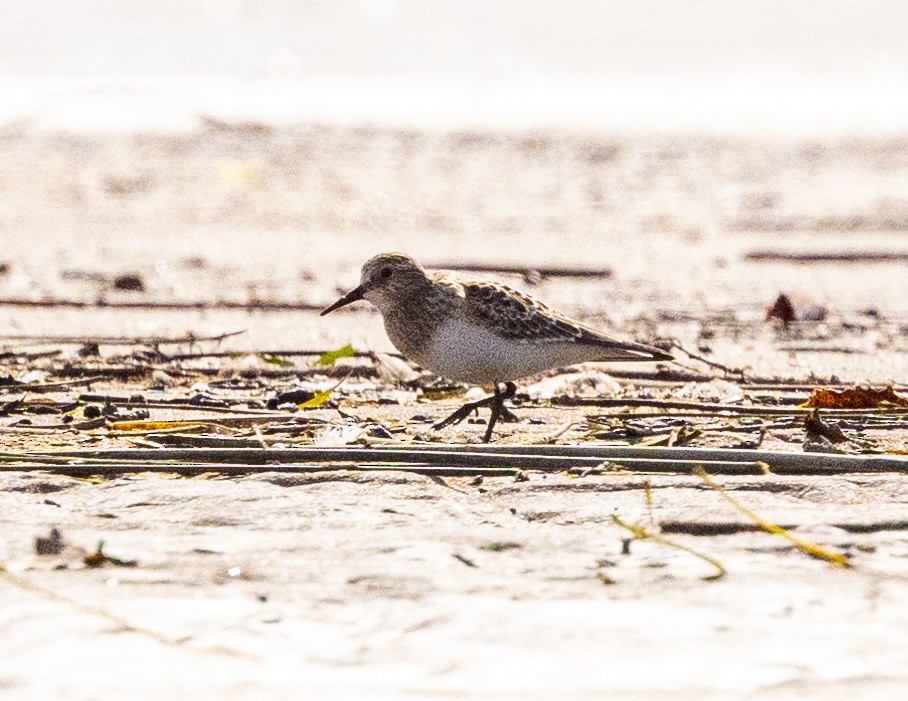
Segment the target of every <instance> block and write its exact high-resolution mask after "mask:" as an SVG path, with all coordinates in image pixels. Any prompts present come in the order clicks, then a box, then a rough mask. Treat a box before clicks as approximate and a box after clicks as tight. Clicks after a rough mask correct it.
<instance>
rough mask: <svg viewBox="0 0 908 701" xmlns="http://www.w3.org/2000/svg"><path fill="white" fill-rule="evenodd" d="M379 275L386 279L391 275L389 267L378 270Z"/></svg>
mask: <svg viewBox="0 0 908 701" xmlns="http://www.w3.org/2000/svg"><path fill="white" fill-rule="evenodd" d="M379 275H381V276H382V277H383V278H385V280H387V279H388V278H389V277H391V268H382V269H381V271H380V272H379Z"/></svg>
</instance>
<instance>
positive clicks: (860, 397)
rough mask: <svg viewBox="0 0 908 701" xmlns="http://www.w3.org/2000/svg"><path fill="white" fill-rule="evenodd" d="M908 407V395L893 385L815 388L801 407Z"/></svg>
mask: <svg viewBox="0 0 908 701" xmlns="http://www.w3.org/2000/svg"><path fill="white" fill-rule="evenodd" d="M887 405H888V406H897V407H908V397H902V396H900V395H898V394H896V393H895V390H894V389H893V387H892V385H889V386H888V387H885V388H884V389H872V388H870V387H853V388H850V389H844V390H841V391H836V390H832V389H818V390H814V392H813V394H811V395H810V397H809V398H808V399H807V401H806V402H804V403H803V404H801V405H800V406H801V407H804V408H808V409H876V408H878V407H881V406H887Z"/></svg>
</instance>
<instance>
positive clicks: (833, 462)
mask: <svg viewBox="0 0 908 701" xmlns="http://www.w3.org/2000/svg"><path fill="white" fill-rule="evenodd" d="M5 455H7V456H13V457H14V459H21V460H23V461H26V460H38V461H40V459H41V458H42V457H43V456H47V457H52V458H54V459H59V458H70V459H81V460H107V461H110V460H113V461H135V460H138V459H146V460H151V461H184V460H185V461H192V462H196V463H198V462H224V463H246V464H251V465H264V464H267V463H290V464H294V463H295V464H300V463H313V462H319V463H321V462H332V461H340V462H355V463H367V464H374V463H385V462H390V463H399V464H413V463H420V464H432V465H437V466H457V467H511V468H514V467H516V468H521V469H536V470H552V471H560V470H565V469H568V468H570V467H572V466H577V465H591V464H599V463H602V462H609V463H616V464H619V465H622V466H630V465H634V466H637V469H639V470H642V471H646V472H690V470H691V469H692V468H694V467H697V466H699V465H705V466H706V467H707V468H709V470H712V471H715V472H716V474H720V473H721V470H725V469H727V470H729V472H727V473H724V474H760V473H762V472H763V468H762V466H763V465H767V466H769V468H770V469H771V470H772V471H773V472H776V473H779V474H792V475H810V474H820V475H828V474H841V473H847V472H870V473H874V472H896V473H908V458H899V457H891V456H877V455H841V454H828V453H778V452H771V451H766V450H740V449H726V450H717V449H710V448H655V447H645V448H639V447H633V446H588V445H532V446H510V445H509V446H495V445H491V446H481V445H470V446H463V445H454V444H430V445H426V446H425V447H422V446H419V447H417V446H414V445H405V446H401V447H399V448H398V447H390V446H388V445H383V446H382V447H377V448H363V447H358V446H357V447H330V448H329V447H315V446H313V447H307V448H295V449H269V450H259V449H251V448H212V449H204V448H199V449H189V450H174V449H167V448H162V449H129V450H123V449H108V450H64V451H53V452H44V453H31V452H29V453H25V452H23V453H6V454H5ZM629 469H630V468H629Z"/></svg>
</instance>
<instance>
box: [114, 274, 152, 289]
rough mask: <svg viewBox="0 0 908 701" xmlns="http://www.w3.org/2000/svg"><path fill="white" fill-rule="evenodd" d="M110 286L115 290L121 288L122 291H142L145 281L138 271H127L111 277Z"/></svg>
mask: <svg viewBox="0 0 908 701" xmlns="http://www.w3.org/2000/svg"><path fill="white" fill-rule="evenodd" d="M112 287H113V289H115V290H121V291H123V292H144V291H145V281H144V280H143V279H142V276H141V275H139V274H138V273H127V274H124V275H117V276H116V277H115V278H114V279H113V283H112Z"/></svg>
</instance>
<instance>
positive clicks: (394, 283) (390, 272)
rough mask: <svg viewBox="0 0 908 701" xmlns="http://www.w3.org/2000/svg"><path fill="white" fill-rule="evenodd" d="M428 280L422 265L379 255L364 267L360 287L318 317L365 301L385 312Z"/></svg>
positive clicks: (400, 255) (393, 255)
mask: <svg viewBox="0 0 908 701" xmlns="http://www.w3.org/2000/svg"><path fill="white" fill-rule="evenodd" d="M427 281H428V278H427V277H426V271H425V270H423V268H422V266H421V265H420V264H419V263H417V262H416V261H415V260H413V259H412V258H410V256H407V255H404V254H403V253H380V254H379V255H377V256H375V257H374V258H370V259H369V260H367V261H366V263H365V264H364V265H363V270H362V273H361V275H360V281H359V282H360V284H359V287H357V288H356V289H354V290H351V291H350V292H348V293H347V294H345V295H344V296H343V297H341V298H340V299H339V300H337V301H336V302H335V303H334V304H332V305H331V306H330V307H328V308H327V309H325V310H324V311H323V312H322V313H321V316H324V315H325V314H329V313H330V312H333V311H334V310H335V309H340V308H341V307H345V306H347V305H348V304H350V303H351V302H356V301H357V300H360V299H365V300H367V301H369V302H371V303H372V304H374V305H375V306H376V307H378V310H379V311H381V312H382V313H384V312H385V311H387V310H390V309H393V308H394V307H397V306H399V305H401V304H405V303H406V301H407V300H408V299H409V298H410V297H411V296H412V295H414V294H419V291H420V290H421V289H422V287H423V286H424V285H425V284H426V282H427Z"/></svg>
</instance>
